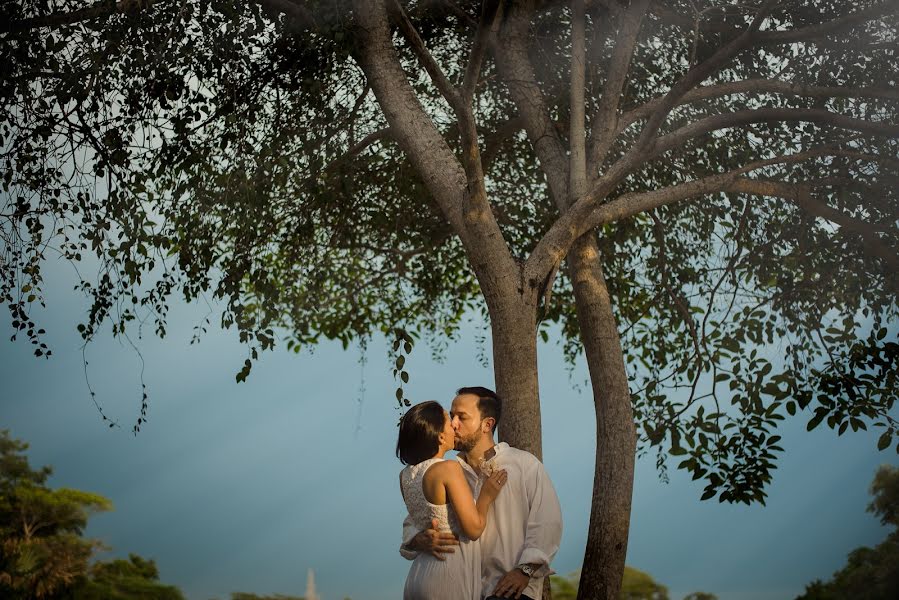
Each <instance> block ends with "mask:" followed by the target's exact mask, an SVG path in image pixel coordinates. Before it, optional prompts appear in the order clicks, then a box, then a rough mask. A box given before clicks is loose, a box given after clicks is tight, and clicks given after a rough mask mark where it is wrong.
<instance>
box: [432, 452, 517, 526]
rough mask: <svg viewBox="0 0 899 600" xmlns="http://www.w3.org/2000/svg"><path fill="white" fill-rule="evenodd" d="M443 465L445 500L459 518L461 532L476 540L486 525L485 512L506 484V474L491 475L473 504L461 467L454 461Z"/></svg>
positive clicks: (501, 472) (503, 472) (500, 472)
mask: <svg viewBox="0 0 899 600" xmlns="http://www.w3.org/2000/svg"><path fill="white" fill-rule="evenodd" d="M443 465H445V466H444V468H443V469H442V473H441V475H443V483H444V487H445V489H446V495H447V500H448V501H449V503H450V504H452V505H453V510H455V511H456V515H457V516H458V517H459V524H460V525H461V526H462V532H463V533H464V534H465V535H466V536H467V537H469V538H470V539H473V540H476V539H478V538H479V537H481V533H483V532H484V527H485V526H486V525H487V510H488V509H489V508H490V505H491V504H493V501H494V500H495V499H496V496H497V494H499V491H500V490H501V489H502V487H503V486H504V485H505V484H506V472H505V471H498V472H496V473H494V474H493V475H491V476H490V478H489V479H488V480H487V481H485V482H484V485H483V486H482V487H481V494H480V496H479V497H478V501H477V503H475V501H474V497H473V496H472V495H471V488H470V487H468V481H467V480H466V479H465V474H464V473H463V472H462V466H461V465H460V464H459V463H457V462H456V461H446V462H445V463H443ZM443 465H441V466H443Z"/></svg>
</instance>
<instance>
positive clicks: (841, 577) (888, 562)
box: [797, 465, 899, 600]
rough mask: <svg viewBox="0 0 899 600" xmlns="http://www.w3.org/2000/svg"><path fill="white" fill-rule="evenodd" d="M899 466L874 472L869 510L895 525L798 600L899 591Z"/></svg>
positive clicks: (886, 598)
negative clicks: (883, 538) (882, 537)
mask: <svg viewBox="0 0 899 600" xmlns="http://www.w3.org/2000/svg"><path fill="white" fill-rule="evenodd" d="M897 492H899V468H897V467H895V466H891V465H883V466H881V467H880V468H879V469H878V470H877V473H876V475H875V476H874V482H873V483H872V484H871V495H872V496H874V499H873V500H872V502H871V504H870V505H869V506H868V511H869V512H872V513H874V514H876V515H877V516H879V517H880V519H881V522H882V523H883V524H884V525H893V527H894V529H893V531H892V532H890V534H889V535H888V536H887V538H886V540H884V541H883V542H881V543H880V544H878V545H877V546H875V547H874V548H867V547H861V548H856V549H855V550H853V551H852V552H850V553H849V559H848V561H847V564H846V566H845V567H843V568H842V569H840V570H839V571H837V572H836V573H834V574H833V578H832V579H831V580H830V581H826V582H822V581H820V580H816V581H814V582H812V583H810V584H809V585H807V586H806V589H805V593H804V594H802V595H801V596H799V597H798V598H797V600H892V599H893V598H896V596H897V595H899V522H897V521H896V514H897V511H899V493H897Z"/></svg>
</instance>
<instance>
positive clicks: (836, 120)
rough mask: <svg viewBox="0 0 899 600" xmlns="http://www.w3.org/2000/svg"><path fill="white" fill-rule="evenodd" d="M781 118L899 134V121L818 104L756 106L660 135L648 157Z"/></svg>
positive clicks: (872, 133) (703, 120) (880, 133)
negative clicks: (856, 115) (705, 137)
mask: <svg viewBox="0 0 899 600" xmlns="http://www.w3.org/2000/svg"><path fill="white" fill-rule="evenodd" d="M779 121H805V122H809V123H817V124H823V125H832V126H834V127H839V128H840V129H851V130H854V131H861V132H863V133H867V134H871V135H877V136H886V137H899V125H897V124H893V123H884V122H876V121H866V120H863V119H856V118H854V117H847V116H846V115H842V114H839V113H835V112H832V111H829V110H825V109H818V108H760V109H756V110H741V111H737V112H733V113H725V114H721V115H713V116H711V117H706V118H705V119H701V120H699V121H696V122H695V123H690V124H689V125H685V126H684V127H681V128H680V129H678V130H676V131H673V132H671V133H669V134H667V135H663V136H662V137H660V138H658V139H657V140H656V142H655V144H654V145H653V146H652V150H651V151H650V152H649V153H648V157H647V160H651V159H652V158H655V157H657V156H659V155H661V154H663V153H665V152H668V151H669V150H672V149H673V148H676V147H678V146H681V145H682V144H684V143H685V142H686V141H687V140H690V139H693V138H695V137H699V136H701V135H704V134H707V133H710V132H712V131H716V130H719V129H728V128H731V127H739V126H741V125H749V124H751V123H771V122H779Z"/></svg>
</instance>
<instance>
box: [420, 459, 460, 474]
mask: <svg viewBox="0 0 899 600" xmlns="http://www.w3.org/2000/svg"><path fill="white" fill-rule="evenodd" d="M432 472H433V473H434V475H436V476H439V477H453V476H455V475H456V474H457V473H458V474H461V473H462V465H460V464H459V461H457V460H442V461H440V462H439V463H437V464H435V465H434V466H432V467H431V468H430V469H428V473H432Z"/></svg>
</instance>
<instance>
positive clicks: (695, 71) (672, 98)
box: [632, 0, 777, 153]
mask: <svg viewBox="0 0 899 600" xmlns="http://www.w3.org/2000/svg"><path fill="white" fill-rule="evenodd" d="M776 4H777V2H776V0H766V1H765V3H764V4H763V5H762V7H761V8H760V9H759V10H758V12H757V13H756V15H755V17H753V19H752V22H751V23H750V24H749V26H748V27H747V28H746V30H745V31H744V32H743V33H742V34H740V35H739V36H737V37H736V38H735V39H734V40H732V41H731V42H729V43H727V44H725V45H724V46H722V47H721V48H719V49H718V51H717V52H715V53H714V54H713V55H712V56H710V57H709V58H708V59H706V60H704V61H703V62H701V63H699V64H698V65H696V66H695V67H693V68H692V69H690V70H689V71H687V73H686V74H685V75H684V76H683V77H682V78H681V79H680V80H679V81H678V82H677V83H675V84H674V85H673V86H672V87H671V90H669V92H668V93H667V94H665V96H664V97H663V98H662V100H661V102H659V104H658V106H657V108H656V109H655V111H653V113H652V114H651V115H650V116H649V118H648V119H647V122H646V125H644V127H643V131H642V132H641V133H640V137H639V139H638V140H637V143H636V144H634V146H633V149H632V153H635V152H641V151H642V149H643V148H645V147H646V146H648V145H650V143H651V141H652V140H653V139H654V138H655V134H656V132H657V131H658V130H659V128H660V127H661V126H662V123H664V122H665V119H667V118H668V115H669V114H670V113H671V111H672V109H674V107H675V106H677V104H678V103H679V102H680V101H681V98H682V97H683V95H684V94H686V93H687V92H689V91H690V90H691V89H693V88H694V87H696V86H697V85H699V84H700V83H702V82H703V81H704V80H705V79H706V78H707V77H709V76H710V75H711V74H712V73H715V72H716V71H717V70H718V69H720V68H721V67H722V66H724V64H725V63H726V62H727V61H729V60H730V59H731V58H733V57H734V56H735V55H736V54H738V53H739V52H740V51H742V50H744V49H745V48H747V47H748V46H750V45H751V44H752V41H753V38H754V36H755V35H756V34H757V33H758V29H759V27H761V25H762V22H763V21H764V20H765V18H766V17H767V16H768V13H769V12H771V10H772V9H773V8H774V6H775V5H776Z"/></svg>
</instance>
